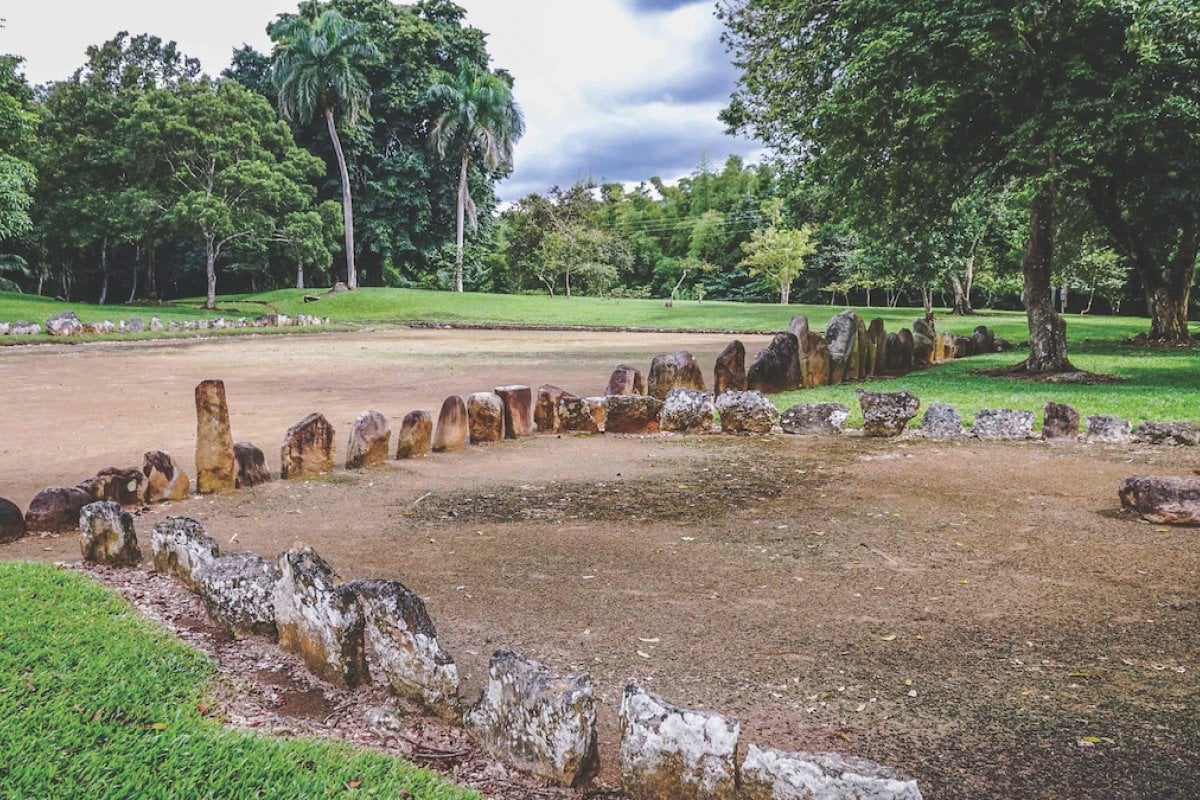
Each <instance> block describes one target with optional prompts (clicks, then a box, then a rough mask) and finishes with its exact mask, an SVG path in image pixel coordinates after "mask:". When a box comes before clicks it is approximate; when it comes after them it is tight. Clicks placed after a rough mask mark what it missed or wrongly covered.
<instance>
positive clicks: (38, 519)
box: [25, 486, 95, 533]
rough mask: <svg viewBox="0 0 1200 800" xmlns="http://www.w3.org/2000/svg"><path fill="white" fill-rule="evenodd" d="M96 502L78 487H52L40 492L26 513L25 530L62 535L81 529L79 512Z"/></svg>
mask: <svg viewBox="0 0 1200 800" xmlns="http://www.w3.org/2000/svg"><path fill="white" fill-rule="evenodd" d="M92 502H95V498H93V497H92V496H91V495H90V494H88V493H87V492H85V491H84V490H82V489H79V488H77V487H74V486H71V487H64V486H51V487H50V488H49V489H43V490H42V491H40V492H38V493H37V494H36V495H35V496H34V498H33V500H31V501H30V503H29V510H28V511H26V512H25V528H26V529H27V530H30V531H49V532H51V533H62V532H64V531H71V530H77V529H78V528H79V512H80V511H82V510H83V507H84V506H86V505H87V504H88V503H92Z"/></svg>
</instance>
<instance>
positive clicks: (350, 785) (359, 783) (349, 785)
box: [346, 778, 363, 789]
mask: <svg viewBox="0 0 1200 800" xmlns="http://www.w3.org/2000/svg"><path fill="white" fill-rule="evenodd" d="M362 783H363V782H362V778H355V779H354V780H352V781H346V788H347V789H357V788H358V787H360V786H362Z"/></svg>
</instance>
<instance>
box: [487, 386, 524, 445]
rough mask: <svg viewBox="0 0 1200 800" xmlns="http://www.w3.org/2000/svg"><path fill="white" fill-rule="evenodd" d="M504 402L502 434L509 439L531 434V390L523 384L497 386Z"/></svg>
mask: <svg viewBox="0 0 1200 800" xmlns="http://www.w3.org/2000/svg"><path fill="white" fill-rule="evenodd" d="M495 391H496V396H497V397H499V398H500V400H501V402H503V403H504V435H505V436H507V437H508V438H509V439H519V438H521V437H522V436H532V435H533V390H532V389H530V388H529V387H528V386H525V385H523V384H514V385H512V386H497V387H496V390H495Z"/></svg>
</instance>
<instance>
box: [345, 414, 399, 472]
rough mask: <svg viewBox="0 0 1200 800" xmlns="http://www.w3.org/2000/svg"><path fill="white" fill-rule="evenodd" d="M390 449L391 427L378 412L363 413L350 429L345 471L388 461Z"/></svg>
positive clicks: (385, 418)
mask: <svg viewBox="0 0 1200 800" xmlns="http://www.w3.org/2000/svg"><path fill="white" fill-rule="evenodd" d="M391 449H392V426H391V425H389V424H388V421H387V417H385V416H384V415H383V414H380V413H379V412H378V411H364V412H362V413H361V414H359V415H358V416H357V417H355V419H354V424H353V425H352V426H351V427H350V441H349V443H348V444H347V445H346V469H360V468H362V467H369V466H371V465H372V464H382V463H383V462H385V461H387V460H388V454H389V453H390V452H391Z"/></svg>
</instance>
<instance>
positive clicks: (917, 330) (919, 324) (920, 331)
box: [912, 317, 937, 341]
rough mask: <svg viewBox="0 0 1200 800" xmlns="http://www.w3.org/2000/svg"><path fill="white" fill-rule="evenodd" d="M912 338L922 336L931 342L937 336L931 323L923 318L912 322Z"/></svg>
mask: <svg viewBox="0 0 1200 800" xmlns="http://www.w3.org/2000/svg"><path fill="white" fill-rule="evenodd" d="M912 332H913V336H924V337H925V338H926V339H929V340H930V341H932V340H933V339H934V338H935V337H936V336H937V331H936V330H935V329H934V327H933V323H932V322H930V321H929V320H927V319H925V318H924V317H918V318H917V319H914V320H913V326H912Z"/></svg>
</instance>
